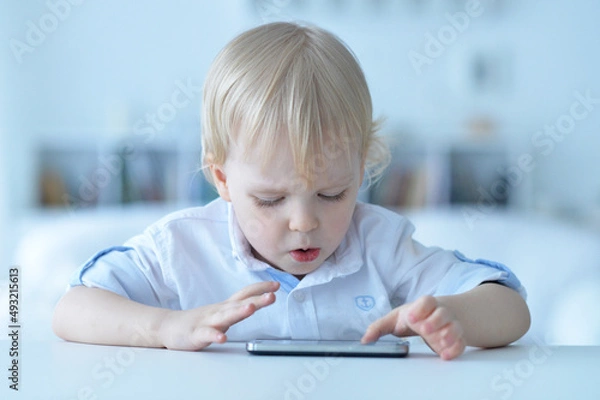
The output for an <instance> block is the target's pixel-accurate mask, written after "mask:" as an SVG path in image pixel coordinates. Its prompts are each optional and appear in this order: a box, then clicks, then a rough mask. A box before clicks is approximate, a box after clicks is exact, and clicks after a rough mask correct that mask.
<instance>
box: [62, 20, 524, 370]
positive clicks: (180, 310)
mask: <svg viewBox="0 0 600 400" xmlns="http://www.w3.org/2000/svg"><path fill="white" fill-rule="evenodd" d="M202 117H203V118H202V119H203V138H202V140H203V168H204V171H205V173H206V175H207V177H208V178H209V180H210V181H211V182H212V183H213V184H214V185H215V187H216V189H217V191H218V193H219V195H220V199H218V200H215V201H214V202H212V203H210V204H208V205H206V206H204V207H197V208H191V209H187V210H182V211H179V212H176V213H173V214H171V215H169V216H167V217H165V218H163V219H162V220H161V221H158V222H157V223H155V224H153V225H152V226H150V227H149V228H148V229H147V230H146V231H145V232H144V233H143V234H141V235H138V236H136V237H134V238H132V239H131V240H129V241H128V242H127V243H126V244H125V245H124V246H119V247H113V248H110V249H106V250H104V251H102V252H100V253H98V254H97V255H95V256H94V257H93V258H92V259H91V260H90V261H89V262H88V263H86V264H85V265H84V266H83V267H82V269H81V270H80V271H78V272H77V274H76V276H75V277H74V279H73V281H72V282H71V286H72V287H71V289H70V290H69V291H68V292H67V293H66V294H65V296H64V297H63V299H62V300H61V301H60V302H59V304H58V305H57V308H56V312H55V316H54V322H53V327H54V331H55V332H56V334H57V335H58V336H60V337H62V338H64V339H66V340H73V341H82V342H90V343H100V344H114V345H131V346H148V347H166V348H169V349H181V350H198V349H202V348H204V347H206V346H208V345H210V344H211V343H223V342H225V341H226V340H227V339H229V340H249V339H253V338H259V337H260V338H294V339H361V340H362V342H363V343H367V342H371V341H375V340H377V339H378V338H379V337H381V336H383V335H385V334H394V335H397V336H408V335H420V336H422V337H423V338H424V340H425V341H426V342H427V344H428V345H429V346H430V347H431V348H432V349H433V350H434V351H435V352H437V353H438V354H439V355H440V356H441V357H442V358H443V359H452V358H454V357H457V356H458V355H460V354H461V353H462V352H463V351H464V349H465V346H466V345H469V346H479V347H494V346H503V345H506V344H509V343H511V342H512V341H514V340H516V339H518V338H520V337H521V336H522V335H523V334H525V332H526V331H527V330H528V328H529V311H528V308H527V305H526V303H525V301H524V299H523V296H524V294H525V292H524V289H523V287H522V286H521V284H520V282H519V281H518V279H517V278H516V277H515V276H514V275H513V274H512V272H510V270H508V269H507V268H506V267H504V266H502V265H500V264H496V263H492V262H488V261H483V260H478V261H472V260H469V259H467V258H465V257H464V256H463V255H461V254H460V253H458V252H449V251H444V250H442V249H439V248H427V247H425V246H423V245H421V244H419V243H417V242H415V241H414V240H412V238H411V235H412V232H413V230H414V228H413V227H412V225H410V223H409V222H408V221H406V219H404V218H403V217H401V216H399V215H397V214H395V213H392V212H390V211H387V210H384V209H383V208H381V207H377V206H374V205H368V204H362V203H357V195H358V190H359V187H360V186H361V183H362V180H363V176H364V175H365V172H366V174H367V176H368V177H369V179H373V178H376V176H377V174H378V173H379V172H381V170H382V169H383V167H385V165H386V162H387V160H388V158H389V156H388V153H387V149H386V148H385V146H383V145H382V144H381V142H380V140H379V138H378V137H377V136H376V124H375V123H374V122H373V119H372V105H371V98H370V94H369V90H368V88H367V84H366V81H365V78H364V75H363V73H362V70H361V68H360V66H359V65H358V63H357V61H356V59H355V58H354V56H353V55H352V53H351V52H350V51H349V50H348V49H347V47H346V46H345V45H344V44H342V42H341V41H340V40H339V39H337V38H336V37H335V36H333V35H332V34H330V33H328V32H326V31H323V30H321V29H318V28H314V27H301V26H298V25H296V24H291V23H273V24H268V25H263V26H259V27H257V28H255V29H252V30H250V31H248V32H245V33H243V34H241V35H240V36H238V37H237V38H235V39H234V40H233V41H232V42H230V43H229V44H228V45H227V46H226V47H225V48H224V49H223V50H222V51H221V53H220V54H219V55H218V56H217V58H216V59H215V61H214V62H213V65H212V67H211V69H210V71H209V73H208V76H207V78H206V82H205V87H204V99H203V115H202ZM226 332H227V336H226Z"/></svg>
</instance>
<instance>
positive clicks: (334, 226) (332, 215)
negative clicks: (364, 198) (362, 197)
mask: <svg viewBox="0 0 600 400" xmlns="http://www.w3.org/2000/svg"><path fill="white" fill-rule="evenodd" d="M353 213H354V203H352V204H349V205H347V206H345V207H340V208H339V209H337V210H336V211H335V212H329V213H327V214H326V218H327V221H326V224H325V226H326V227H328V230H329V234H330V235H335V236H336V237H338V238H340V240H341V237H343V236H344V235H345V234H346V232H347V231H348V227H349V226H350V222H351V221H352V214H353Z"/></svg>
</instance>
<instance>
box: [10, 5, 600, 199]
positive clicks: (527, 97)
mask: <svg viewBox="0 0 600 400" xmlns="http://www.w3.org/2000/svg"><path fill="white" fill-rule="evenodd" d="M65 1H67V0H50V1H49V2H44V1H39V2H37V3H34V4H32V3H27V4H26V5H25V4H24V3H22V2H12V3H10V5H8V6H7V5H4V7H5V8H6V7H8V13H4V12H3V13H2V14H4V15H10V21H12V22H11V23H10V24H9V26H8V27H7V29H6V31H7V32H6V35H5V39H6V38H8V39H10V38H14V39H18V40H22V41H23V40H25V39H26V35H27V31H28V29H29V28H28V25H27V24H28V21H33V22H34V23H36V24H38V25H39V23H40V20H41V19H43V18H47V15H48V14H49V13H51V10H50V8H49V6H48V4H64V2H65ZM258 3H260V4H262V5H263V6H265V5H267V6H269V7H266V8H265V7H263V8H262V9H258V10H257V9H256V8H255V5H254V3H253V2H251V1H249V0H229V1H223V2H204V1H202V2H197V1H178V2H162V1H145V2H143V3H140V2H133V1H129V2H122V1H116V0H109V1H103V2H91V1H84V2H83V3H82V4H81V5H78V6H71V7H70V9H69V10H66V9H65V8H64V7H63V9H62V11H61V12H62V13H63V17H64V20H60V21H59V23H58V24H57V27H56V29H55V30H54V31H53V32H51V33H49V34H47V35H46V37H45V39H44V40H43V41H42V43H41V44H40V45H39V46H35V47H34V49H33V51H32V52H31V53H26V54H23V57H22V63H17V60H16V58H15V57H14V55H13V54H12V53H11V52H10V49H9V50H7V49H6V47H5V48H4V53H3V57H8V58H9V61H10V63H11V65H12V67H13V69H14V71H15V75H14V76H10V78H9V81H11V82H16V83H18V86H17V84H16V83H13V84H12V92H9V93H10V94H9V95H8V96H9V98H10V99H11V102H12V103H14V104H13V106H14V107H13V109H14V110H15V119H16V121H18V122H17V123H16V126H17V127H18V128H19V134H18V135H15V136H13V135H11V138H10V140H11V151H10V152H11V153H12V152H13V150H14V151H16V152H17V153H18V152H21V153H22V154H23V157H24V159H22V160H21V159H19V171H21V177H22V178H23V179H21V180H20V182H22V185H23V186H22V187H17V190H14V191H13V190H12V188H11V190H10V192H11V195H13V194H14V195H15V196H16V200H15V203H16V204H23V205H31V204H32V203H33V199H34V197H35V187H34V185H33V184H32V182H33V178H34V176H35V175H34V173H33V169H34V167H35V163H34V160H31V159H28V158H27V157H30V154H32V153H31V152H32V150H33V149H35V146H36V145H37V143H39V142H41V141H43V142H63V141H68V140H71V141H83V142H86V141H94V142H95V141H99V140H101V139H100V138H103V137H104V138H106V137H110V136H111V135H115V134H118V131H120V130H123V129H124V127H127V126H129V127H131V126H132V125H133V124H135V123H136V122H137V121H139V120H140V119H141V118H143V117H144V115H145V114H146V113H148V112H154V111H155V110H156V108H157V107H158V106H159V105H160V104H161V103H163V102H165V101H167V100H168V99H169V96H170V95H171V94H172V92H173V90H174V89H175V87H176V86H175V85H176V84H177V82H180V81H184V82H185V81H186V80H188V79H190V80H191V81H192V82H194V84H198V85H199V84H201V83H202V81H203V78H204V75H205V73H206V70H207V68H208V65H209V63H210V62H211V61H212V59H213V57H214V55H215V54H216V52H217V51H218V50H219V49H220V48H221V47H222V46H223V45H224V44H225V43H226V42H227V41H228V40H229V39H231V38H232V37H233V36H234V35H235V34H237V33H239V32H241V31H242V30H244V29H246V28H249V27H251V26H254V25H256V24H258V23H261V22H265V21H269V20H272V19H275V18H281V19H301V20H307V21H310V22H314V23H317V24H319V25H322V26H323V27H325V28H328V29H330V30H332V31H334V32H335V33H337V34H338V35H339V36H340V37H342V38H343V39H344V40H345V41H346V42H347V43H348V44H349V45H350V46H351V47H352V48H353V50H354V51H355V52H356V54H357V55H358V57H359V59H360V60H361V63H362V65H363V66H364V69H365V72H366V74H367V78H368V80H369V83H370V86H371V89H372V93H373V98H374V102H375V108H376V112H377V114H381V115H385V116H387V120H388V124H387V126H386V127H387V129H388V130H389V131H393V130H395V129H402V130H403V131H404V132H408V133H409V134H412V135H415V136H418V137H421V138H425V139H426V140H438V139H439V138H441V137H444V138H446V137H448V136H456V137H460V136H462V135H463V134H464V131H465V130H464V127H465V124H466V121H467V120H468V119H470V118H471V117H473V116H478V115H487V116H489V117H491V118H492V119H493V120H494V121H495V122H496V123H497V126H498V132H499V134H500V135H502V136H503V137H505V138H508V139H509V140H510V141H511V142H512V143H513V145H514V146H515V147H516V149H517V154H518V153H519V152H521V153H522V152H531V153H532V154H534V155H535V156H537V166H538V167H537V169H536V170H535V171H534V176H535V178H536V181H535V185H536V186H535V189H536V191H537V193H538V199H537V200H538V201H543V202H545V203H546V204H549V205H550V206H556V207H560V208H578V209H581V210H590V209H592V208H594V207H599V204H600V200H599V198H600V181H599V180H598V179H596V178H594V176H593V175H594V174H590V173H589V171H597V170H598V169H599V167H600V165H599V164H600V161H598V159H597V157H596V149H598V148H599V147H600V146H599V145H600V136H599V135H597V134H596V132H595V131H596V128H597V127H598V126H599V125H600V110H593V111H592V112H590V113H589V115H587V116H586V118H585V119H583V120H581V121H577V124H576V127H575V128H574V130H573V131H572V133H570V134H569V135H568V136H566V137H565V138H564V140H562V141H561V142H555V143H554V144H555V146H554V147H553V148H552V151H550V152H548V154H541V153H540V150H541V148H540V147H539V146H538V147H535V146H533V145H532V143H531V141H532V138H534V135H535V134H536V132H537V131H539V130H543V128H544V125H545V124H554V123H555V122H556V120H557V119H558V118H559V117H560V116H561V115H564V114H568V113H569V110H570V107H571V106H572V104H573V103H574V102H575V101H576V99H575V97H574V95H573V93H574V91H579V92H581V93H585V92H586V91H590V92H591V94H592V96H593V97H595V96H598V97H600V77H599V75H598V71H600V56H599V54H598V51H597V50H596V49H597V38H598V37H600V24H598V23H597V16H598V15H600V3H598V2H594V1H586V0H577V1H572V2H568V3H567V2H564V1H563V2H559V1H551V2H541V1H535V0H523V1H505V2H504V3H502V4H506V8H505V10H504V11H503V12H501V13H500V14H499V15H496V14H495V13H494V12H492V11H491V9H489V8H484V11H483V13H482V14H481V16H478V17H473V18H471V20H470V21H469V26H468V28H467V29H465V30H464V32H462V33H460V34H459V35H458V36H457V37H456V40H454V41H452V43H450V44H449V45H447V46H444V52H443V54H442V55H441V56H440V57H438V58H435V59H434V60H433V62H432V65H430V66H427V67H426V68H424V69H423V73H422V74H420V75H419V74H417V73H416V71H415V69H414V68H413V66H412V65H411V63H410V61H409V57H408V54H409V52H410V51H411V50H413V51H418V52H421V53H423V52H424V46H425V40H426V34H427V33H428V32H429V33H432V34H434V35H436V34H437V33H438V31H439V30H440V29H442V28H444V27H448V26H450V25H449V24H450V23H449V20H448V17H447V16H446V12H448V11H452V12H455V11H456V10H450V9H446V8H444V6H443V5H444V4H456V2H439V1H431V2H424V4H429V6H426V7H432V10H433V11H429V12H428V11H422V12H414V11H410V10H409V9H408V8H407V7H408V6H407V4H413V3H414V2H400V1H396V2H393V1H389V2H386V1H383V2H379V4H382V6H381V7H382V8H381V9H380V10H379V11H377V10H375V11H373V9H371V8H367V7H366V6H365V5H364V4H367V2H360V1H347V2H344V1H325V2H321V1H316V0H306V1H304V2H303V3H302V4H304V6H302V7H298V6H295V3H294V2H293V1H281V0H279V1H274V0H273V1H271V0H258ZM495 3H500V2H495ZM340 4H341V5H345V6H344V8H338V7H339V6H336V5H340ZM482 4H484V5H483V6H482V7H488V5H487V4H488V3H482ZM384 7H388V8H384ZM4 19H8V17H4ZM477 49H481V50H484V51H489V52H491V54H500V55H505V56H506V57H507V59H508V62H507V76H508V78H507V80H506V81H505V82H504V83H503V84H502V85H501V86H502V87H501V88H500V89H499V90H497V92H494V93H488V94H479V95H478V94H476V93H473V92H472V91H471V90H470V86H469V85H470V83H469V82H470V81H469V76H470V75H469V74H470V73H469V71H470V65H471V64H470V62H469V60H470V59H471V56H472V54H473V52H474V51H476V50H477ZM199 104H200V96H199V95H198V97H197V98H194V99H193V101H192V103H191V104H190V106H189V107H187V108H185V109H183V110H180V111H179V114H178V115H177V121H174V123H173V124H171V125H170V126H168V127H167V128H165V130H164V131H162V132H160V133H161V135H162V136H165V137H173V136H170V135H173V134H174V132H173V131H174V130H176V129H177V128H178V126H180V125H181V124H188V126H192V125H193V124H195V123H197V114H198V106H199ZM12 146H16V147H14V148H13V147H12ZM17 147H18V149H17ZM14 162H15V161H14V160H13V164H14ZM515 162H516V161H515ZM16 184H17V185H18V183H16Z"/></svg>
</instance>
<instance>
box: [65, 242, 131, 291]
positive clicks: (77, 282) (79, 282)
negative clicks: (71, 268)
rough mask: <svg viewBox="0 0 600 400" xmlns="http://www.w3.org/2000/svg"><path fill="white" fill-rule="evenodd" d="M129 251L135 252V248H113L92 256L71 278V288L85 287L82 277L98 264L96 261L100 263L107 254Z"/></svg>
mask: <svg viewBox="0 0 600 400" xmlns="http://www.w3.org/2000/svg"><path fill="white" fill-rule="evenodd" d="M129 250H133V247H129V246H112V247H108V248H106V249H104V250H101V251H99V252H98V253H96V254H94V255H93V256H92V258H90V259H89V260H87V261H86V263H85V264H84V265H83V267H81V268H80V269H79V270H78V271H76V272H75V275H74V276H73V278H71V282H70V286H79V285H83V281H82V280H81V277H82V276H83V274H84V273H85V271H87V270H88V269H90V268H91V267H92V266H93V265H94V264H95V263H96V261H98V259H99V258H100V257H102V256H105V255H106V254H108V253H110V252H113V251H120V252H125V251H129Z"/></svg>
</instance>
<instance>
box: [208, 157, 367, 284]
mask: <svg viewBox="0 0 600 400" xmlns="http://www.w3.org/2000/svg"><path fill="white" fill-rule="evenodd" d="M277 149H278V153H277V154H275V155H274V156H273V157H272V158H271V159H269V160H268V161H267V163H266V165H265V166H264V167H263V163H264V160H263V159H262V158H261V154H253V155H251V156H250V157H246V158H244V157H243V155H242V150H241V148H239V147H237V146H234V147H233V148H232V149H231V151H230V153H229V155H228V158H227V161H226V163H225V165H224V166H221V167H218V166H213V167H212V172H213V177H214V181H215V183H216V186H217V189H218V191H219V194H220V195H221V197H222V198H223V199H225V200H227V201H231V203H232V206H233V209H234V210H235V213H236V217H237V220H238V223H239V225H240V228H241V230H242V232H243V233H244V235H245V236H246V238H247V240H248V242H249V243H250V245H251V246H252V250H253V253H254V256H255V257H256V258H258V259H260V260H262V261H265V262H267V263H268V264H270V265H271V266H273V267H275V268H278V269H281V270H283V271H286V272H288V273H290V274H293V275H306V274H308V273H309V272H312V271H314V270H315V269H317V268H318V267H319V266H320V265H321V264H322V263H323V261H324V260H325V259H326V258H328V257H329V256H330V255H331V254H333V252H334V251H335V249H336V248H337V247H338V246H339V244H340V243H341V241H342V239H343V237H344V235H345V234H346V232H347V230H348V227H349V225H350V221H351V219H352V213H353V211H354V206H355V204H356V198H357V196H358V189H359V187H360V185H361V182H362V176H363V168H362V165H361V164H362V163H361V160H360V157H358V156H357V157H355V158H356V159H355V160H351V162H350V163H348V160H347V156H346V155H345V153H344V152H342V151H340V152H338V153H337V154H335V155H331V157H322V158H316V159H319V163H318V171H319V172H318V173H317V174H316V177H315V179H314V182H310V183H309V182H306V180H304V179H303V178H302V176H300V175H299V174H298V173H297V172H296V170H295V168H294V162H293V158H292V154H291V151H290V150H289V146H278V147H277ZM286 149H287V150H286ZM255 153H258V152H255ZM349 166H350V167H349Z"/></svg>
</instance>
